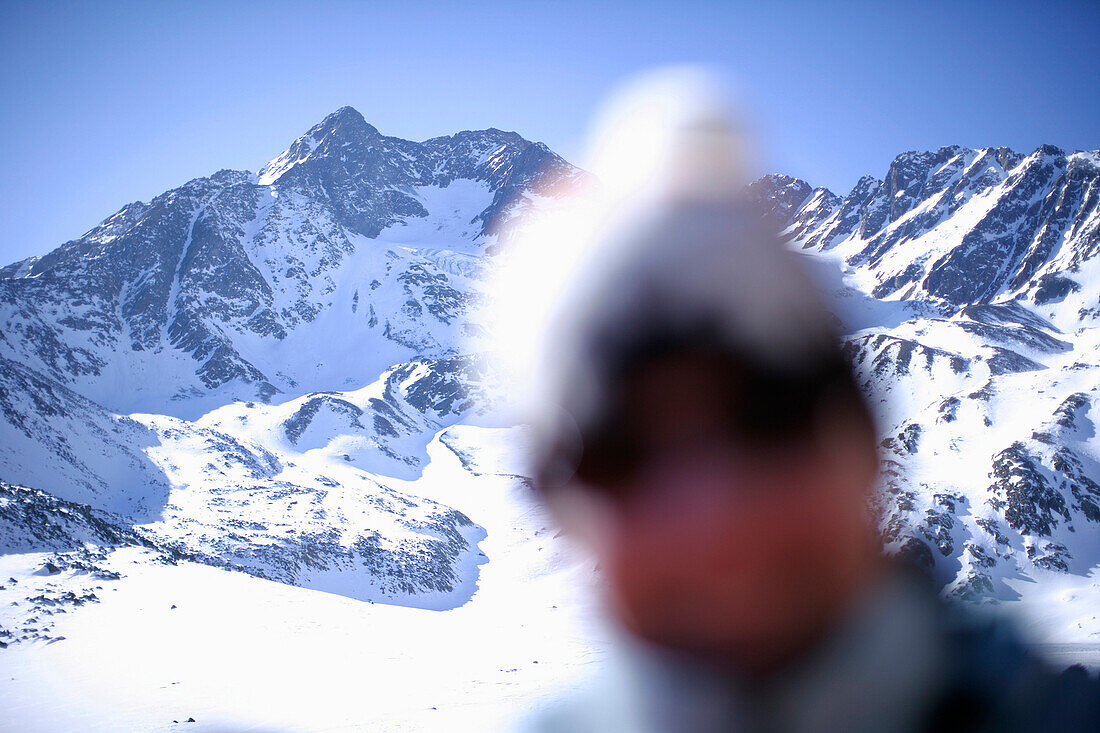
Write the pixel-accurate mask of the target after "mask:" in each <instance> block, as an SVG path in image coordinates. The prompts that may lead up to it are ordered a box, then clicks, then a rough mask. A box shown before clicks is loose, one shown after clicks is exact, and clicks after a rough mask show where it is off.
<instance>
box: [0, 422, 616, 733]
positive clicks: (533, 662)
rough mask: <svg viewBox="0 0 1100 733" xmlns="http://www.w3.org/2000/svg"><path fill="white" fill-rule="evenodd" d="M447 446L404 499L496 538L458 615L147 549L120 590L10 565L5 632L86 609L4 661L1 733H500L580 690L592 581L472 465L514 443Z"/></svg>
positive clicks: (595, 644) (12, 561)
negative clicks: (34, 612)
mask: <svg viewBox="0 0 1100 733" xmlns="http://www.w3.org/2000/svg"><path fill="white" fill-rule="evenodd" d="M442 432H445V433H446V435H448V436H450V437H451V442H452V444H453V445H454V443H455V440H456V438H457V439H461V443H462V450H460V452H456V450H455V449H453V448H451V447H448V446H447V445H445V444H444V443H443V441H442V440H441V439H440V435H437V436H436V438H435V439H434V440H433V441H432V443H431V444H430V445H429V448H428V454H429V458H430V461H431V462H430V463H429V464H428V465H427V467H426V468H425V470H424V472H423V475H422V476H421V477H420V478H419V479H417V480H415V481H409V482H407V485H406V486H404V487H402V488H403V490H404V491H407V492H408V493H410V494H417V495H422V496H425V497H430V498H432V499H435V500H438V501H441V502H444V503H446V504H448V505H450V506H453V507H455V508H457V509H459V510H460V511H462V512H464V513H465V514H467V515H468V516H469V517H470V518H471V519H472V520H473V521H474V522H476V523H477V524H479V525H480V526H481V527H483V528H485V530H486V531H487V536H486V537H485V539H484V540H482V541H481V542H480V544H479V545H478V548H479V550H480V551H481V552H482V553H484V555H485V558H484V562H483V564H481V565H480V574H479V576H478V581H477V589H476V591H475V592H474V594H473V596H472V597H471V598H470V600H469V601H468V602H466V603H465V604H464V605H461V606H459V607H458V608H454V609H451V610H444V611H435V610H426V609H420V608H409V607H405V606H399V605H391V604H384V603H372V602H369V601H359V600H353V599H351V598H348V597H344V596H341V595H336V594H331V593H325V592H320V591H316V590H310V589H306V588H301V587H295V586H292V585H286V584H282V583H276V582H272V581H268V580H262V579H259V578H255V577H252V576H249V575H246V574H244V573H240V572H231V571H226V570H223V569H220V568H216V567H210V566H207V565H201V564H196V563H191V562H180V563H179V564H177V565H170V564H164V563H161V562H150V560H151V557H150V551H149V550H144V549H140V548H124V549H120V550H116V551H114V552H113V553H111V554H110V555H109V556H108V558H107V562H106V565H107V566H108V567H109V569H110V570H113V571H115V572H118V573H119V575H120V577H119V578H118V579H117V580H112V579H105V578H102V577H99V578H96V577H94V574H89V573H82V572H74V571H72V570H65V571H62V572H58V573H56V574H52V575H49V574H43V575H36V574H35V573H36V572H46V573H48V572H49V571H48V570H46V571H43V570H41V568H42V567H43V565H44V563H46V562H47V560H48V558H49V557H50V555H49V554H48V553H25V554H17V555H7V556H4V557H0V576H2V578H3V581H6V582H3V583H2V584H3V585H4V586H5V590H3V591H0V606H2V608H0V616H2V617H3V621H2V623H3V625H4V626H8V627H10V626H11V625H12V624H11V621H12V620H13V615H14V614H17V613H18V612H19V610H20V607H19V606H14V607H13V606H12V605H11V599H13V598H16V597H18V598H20V599H23V598H26V597H28V596H30V595H39V594H43V593H45V594H52V595H53V596H54V597H58V596H64V594H65V593H66V592H68V591H72V593H73V598H75V599H76V601H77V602H71V603H68V604H65V603H64V601H63V600H62V601H60V602H59V603H58V605H57V606H56V608H58V609H64V611H65V612H64V613H56V614H54V615H52V616H50V617H49V618H48V619H47V620H46V621H48V623H50V624H52V630H51V631H50V633H49V636H50V637H51V639H56V640H53V641H44V640H38V641H34V642H31V643H23V644H13V645H11V646H10V647H9V648H8V649H5V650H3V652H2V653H3V659H4V664H3V675H2V678H0V709H2V710H3V711H4V715H3V716H2V718H3V720H2V721H0V728H2V729H4V730H12V731H56V730H86V731H134V730H177V729H180V730H198V731H201V730H209V731H215V730H216V731H225V730H232V731H329V730H372V731H376V730H377V731H390V730H395V731H397V730H401V731H405V730H443V729H446V730H499V729H504V728H506V727H507V726H508V725H509V724H510V722H511V721H514V720H516V719H517V718H522V717H523V716H525V715H527V714H529V713H530V712H531V711H533V710H534V709H536V708H537V707H538V706H539V705H540V703H541V701H542V700H544V699H546V698H547V697H552V696H554V695H556V694H560V693H561V692H562V691H566V690H568V689H571V688H575V687H576V686H578V685H581V684H583V680H584V678H585V676H586V675H587V674H588V673H589V672H591V671H592V670H593V669H594V667H595V665H596V664H597V663H598V661H599V660H600V658H601V657H602V655H603V649H604V646H605V641H603V639H604V638H605V637H604V635H603V632H602V631H601V629H600V628H599V627H598V622H596V621H595V619H596V618H597V616H598V614H596V613H594V612H593V609H592V600H591V596H592V594H591V593H590V592H586V591H585V590H584V589H585V588H590V586H591V583H590V578H591V567H590V566H586V565H585V564H584V563H583V561H580V560H578V559H575V556H574V555H572V554H571V553H570V552H569V550H568V548H567V547H566V546H565V544H564V541H563V540H562V539H560V538H555V537H554V536H553V535H554V531H553V530H552V529H551V528H550V525H549V523H548V521H547V519H546V518H545V516H544V514H543V512H542V510H541V509H540V508H539V507H538V506H537V505H536V504H535V503H534V502H533V501H532V499H533V497H532V496H531V494H530V489H529V488H528V487H527V486H525V485H524V484H523V483H522V482H521V481H518V480H516V479H515V478H513V477H509V476H506V475H480V474H477V473H476V470H477V467H478V464H477V462H476V457H477V455H478V453H479V452H485V451H494V450H499V447H498V444H499V442H500V441H501V440H503V439H505V438H506V437H507V436H505V435H502V433H505V432H507V431H499V430H491V429H484V428H473V427H467V426H457V427H453V428H450V429H449V430H448V431H442ZM471 446H474V447H471ZM460 453H461V457H460ZM491 458H492V459H496V458H497V456H495V455H493V456H491ZM463 459H465V464H466V465H465V466H464V460H463ZM9 578H11V579H14V581H15V582H14V583H13V582H11V581H10V580H9ZM28 586H30V587H32V588H33V592H32V591H31V590H29V589H28ZM88 594H94V596H95V600H92V599H90V598H88ZM80 599H85V600H84V601H81V600H80ZM18 602H19V601H17V603H18ZM38 621H39V622H40V623H41V622H42V621H43V620H42V619H38ZM62 637H63V638H62ZM189 718H192V719H194V721H195V722H194V723H187V722H186V721H187V720H188V719H189ZM177 721H178V722H177Z"/></svg>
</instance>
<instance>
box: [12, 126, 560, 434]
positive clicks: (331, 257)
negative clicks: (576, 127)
mask: <svg viewBox="0 0 1100 733" xmlns="http://www.w3.org/2000/svg"><path fill="white" fill-rule="evenodd" d="M577 175H579V172H578V171H577V170H576V169H574V168H573V167H572V166H570V165H569V164H567V163H566V162H565V161H563V160H562V159H561V158H559V157H558V156H556V155H555V154H554V153H552V152H550V150H549V149H548V148H546V146H545V145H542V144H541V143H531V142H528V141H526V140H524V139H523V138H521V137H520V136H519V135H517V134H515V133H512V132H502V131H500V130H495V129H489V130H481V131H476V132H460V133H458V134H456V135H452V136H450V137H440V138H433V139H431V140H427V141H425V142H423V143H416V142H410V141H407V140H400V139H398V138H393V137H386V136H384V135H381V134H380V133H379V132H378V130H376V129H375V128H374V127H373V126H371V125H370V124H368V123H367V122H366V121H365V120H364V119H363V117H362V116H361V115H360V114H359V113H358V112H356V111H355V110H354V109H352V108H350V107H344V108H342V109H339V110H337V111H336V112H334V113H332V114H331V115H329V116H328V117H326V118H325V119H324V120H322V121H321V122H320V123H319V124H318V125H316V126H315V127H313V128H312V129H310V130H309V132H307V133H306V134H305V135H303V136H302V137H300V138H299V139H298V140H296V141H295V142H294V144H293V145H291V146H290V147H289V148H288V149H287V150H286V151H285V152H284V153H283V154H282V155H280V156H279V157H277V158H276V159H275V160H273V161H271V162H270V163H269V164H268V165H266V166H265V167H264V168H263V169H262V170H261V171H260V173H259V175H254V174H252V173H249V172H247V171H230V170H222V171H219V172H217V173H215V174H214V175H212V176H210V177H208V178H200V179H196V180H193V181H189V182H188V183H186V184H184V185H183V186H180V187H179V188H176V189H173V190H171V191H167V192H165V193H164V194H162V195H160V196H158V197H157V198H155V199H153V200H152V201H151V202H149V203H142V202H135V203H132V204H129V205H127V206H125V207H123V208H122V209H121V210H119V211H118V212H117V213H115V214H114V215H113V216H111V217H108V218H107V219H105V220H104V221H103V222H101V223H100V224H99V225H98V226H96V227H95V228H93V229H92V230H91V231H89V232H88V233H87V234H85V235H84V236H82V237H80V238H79V239H76V240H73V241H71V242H67V243H66V244H64V245H62V246H61V247H59V248H57V249H56V250H54V251H53V252H50V253H49V254H47V255H45V256H43V257H38V258H31V259H28V260H25V261H22V262H17V263H14V264H12V265H9V266H7V267H5V268H3V269H2V270H0V304H2V305H0V308H2V310H0V322H2V323H3V324H4V328H3V332H2V337H0V356H4V357H7V358H10V359H13V360H15V361H17V362H19V363H21V364H25V365H27V366H28V367H30V368H32V369H34V370H36V371H37V372H39V373H41V374H43V375H45V376H48V377H50V378H52V379H54V380H56V381H58V382H60V383H62V384H65V385H67V386H71V387H72V388H74V389H76V390H77V391H79V392H80V393H81V394H83V395H85V396H87V397H90V398H92V399H94V400H96V401H97V402H99V403H100V404H102V405H104V406H106V407H109V408H110V409H113V410H117V411H120V412H134V411H138V410H144V411H165V410H167V411H169V412H171V413H173V414H181V415H195V414H201V413H202V412H203V411H205V408H209V407H211V406H215V405H217V404H223V403H224V402H227V401H229V400H231V399H233V398H246V399H247V398H256V399H260V400H263V401H268V400H271V399H273V398H275V396H276V395H297V394H301V393H303V392H304V391H309V390H318V389H332V388H339V387H344V386H347V385H358V386H361V385H362V384H364V383H365V382H366V381H367V380H368V379H370V380H372V379H373V378H375V377H377V375H378V374H379V373H380V372H381V371H382V370H383V369H385V368H387V367H389V366H391V365H393V364H396V363H398V362H401V361H407V360H409V359H411V358H415V357H431V358H439V357H443V356H453V355H454V354H455V348H456V343H457V341H458V336H459V335H461V333H462V331H463V330H468V329H473V328H475V327H476V326H475V324H472V323H470V322H469V320H468V318H467V316H466V315H465V306H466V305H467V303H468V302H469V301H470V299H471V298H473V297H474V294H473V292H472V290H471V286H470V279H471V277H472V276H474V275H475V274H476V271H477V270H478V268H479V267H480V257H479V255H480V254H481V253H482V251H483V249H484V247H485V246H486V245H487V242H491V239H492V232H491V231H490V227H491V226H492V225H494V223H499V222H501V221H503V220H506V219H507V218H508V216H509V214H510V213H513V210H515V209H517V208H518V207H522V206H523V204H524V194H525V192H528V191H530V190H531V189H532V188H533V187H534V186H536V185H537V186H539V187H540V189H546V190H552V188H553V185H554V183H555V182H556V181H559V180H560V181H562V182H565V181H567V180H569V179H571V178H572V177H574V176H577ZM318 343H324V344H325V345H326V348H325V353H324V354H321V355H319V354H317V353H316V352H317V347H316V345H317V344H318ZM196 398H197V399H196Z"/></svg>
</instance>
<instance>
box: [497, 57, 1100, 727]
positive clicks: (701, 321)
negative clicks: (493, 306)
mask: <svg viewBox="0 0 1100 733" xmlns="http://www.w3.org/2000/svg"><path fill="white" fill-rule="evenodd" d="M701 79H702V77H699V76H698V75H696V74H685V73H681V72H677V73H667V74H664V75H661V76H658V77H656V78H655V79H651V80H650V81H648V82H646V83H644V84H642V85H641V87H636V88H635V89H634V90H632V91H631V92H629V93H628V94H627V95H626V97H625V99H626V101H625V102H623V101H622V99H620V102H619V104H618V107H619V108H618V109H617V111H616V112H615V113H613V114H611V115H610V118H611V120H612V122H611V123H610V132H609V133H608V134H605V136H604V140H605V144H606V145H608V146H610V147H611V148H612V149H618V150H619V151H620V153H621V154H618V153H617V154H616V155H613V156H611V157H612V161H611V162H612V165H611V167H610V168H609V167H607V166H604V167H603V168H602V169H599V170H598V174H599V175H600V183H599V184H598V185H599V186H602V187H604V190H603V191H602V192H601V193H600V194H598V196H597V198H599V199H600V202H599V204H597V205H595V206H594V207H593V206H590V207H589V209H588V210H587V212H585V213H580V212H582V210H583V207H581V208H576V209H573V210H572V211H570V212H569V213H568V214H567V215H566V217H565V221H566V223H565V224H564V225H561V221H562V220H561V218H560V217H559V220H558V226H556V227H555V226H551V225H547V224H545V223H544V224H541V225H540V224H532V225H531V229H532V230H534V231H536V232H539V231H540V229H539V228H540V226H541V227H542V229H541V234H540V235H539V236H532V235H531V233H530V231H529V232H528V233H527V234H526V235H523V236H520V237H518V239H519V240H520V241H521V245H522V246H528V247H533V248H535V249H536V250H538V252H539V253H541V255H542V256H543V257H544V259H543V261H542V263H541V264H539V265H536V266H534V267H533V268H532V269H531V271H530V272H531V276H530V277H528V278H527V279H524V278H523V277H522V276H520V275H516V274H515V272H514V271H513V272H512V273H510V274H509V276H508V277H509V281H508V282H509V285H510V286H511V287H513V288H518V289H520V290H522V291H523V293H522V294H523V295H524V296H525V297H528V298H535V297H537V296H536V295H534V294H533V292H532V291H533V290H534V289H536V288H537V286H539V285H542V286H546V285H547V283H551V284H552V286H549V287H548V288H547V289H548V292H552V295H551V296H550V297H544V298H543V303H542V306H541V307H542V309H543V310H542V311H541V312H540V313H539V314H538V317H532V318H530V319H528V320H525V321H523V328H525V329H526V331H527V332H528V334H534V336H533V337H531V338H533V343H532V347H531V353H532V354H533V355H534V356H533V357H532V359H531V361H530V363H529V364H528V365H527V366H526V367H525V370H526V372H527V373H528V377H529V378H528V382H529V386H528V391H527V394H528V398H529V399H528V408H527V417H528V419H529V421H530V422H531V424H532V425H533V430H534V436H535V439H534V449H533V455H532V460H533V466H532V467H531V473H532V475H533V476H534V478H535V483H536V487H537V489H538V491H539V492H540V494H541V496H542V497H543V499H544V501H545V503H546V505H547V506H548V507H549V509H550V510H551V513H552V514H553V515H554V517H555V518H556V519H557V521H558V522H559V523H560V525H561V526H562V528H563V529H564V530H565V531H566V532H567V533H568V534H570V535H572V536H573V537H574V538H575V539H576V540H577V541H578V542H579V543H580V544H581V545H582V546H583V547H585V548H587V549H588V550H589V551H590V552H591V553H592V555H593V556H594V558H595V560H596V561H597V563H598V568H599V573H600V583H601V589H602V590H603V592H604V595H605V598H606V602H607V603H606V605H607V607H608V610H609V615H610V617H611V619H612V620H613V622H614V623H615V624H616V625H617V626H618V627H619V628H620V629H621V630H622V631H623V632H624V633H623V634H622V638H621V639H620V643H619V644H618V648H616V649H615V650H613V653H612V654H611V660H610V661H609V663H608V665H607V669H606V671H605V673H604V675H603V679H602V682H598V683H597V684H596V685H595V686H593V687H592V688H590V690H589V692H588V693H586V694H585V695H582V696H580V697H578V698H576V699H573V700H567V701H563V702H562V703H561V704H559V705H557V706H556V707H553V708H551V709H550V710H549V711H548V712H547V713H545V715H544V716H543V717H541V718H538V719H537V720H535V721H533V723H532V728H533V729H535V730H552V731H710V730H715V731H717V730H723V731H725V730H749V731H817V730H831V731H872V730H879V731H941V730H968V731H969V730H982V731H984V730H989V731H1016V730H1021V731H1023V730H1028V731H1033V730H1100V727H1098V726H1100V717H1098V710H1100V707H1098V706H1100V696H1098V690H1097V687H1096V684H1095V682H1094V681H1092V680H1090V679H1089V678H1088V676H1087V675H1086V674H1085V673H1084V672H1083V671H1081V670H1080V669H1076V670H1070V671H1069V672H1067V673H1066V674H1064V675H1059V674H1057V673H1056V672H1055V671H1053V670H1049V669H1047V668H1046V667H1044V666H1043V665H1042V664H1041V663H1040V662H1038V661H1037V660H1036V659H1034V658H1033V657H1031V656H1029V655H1028V654H1027V650H1026V647H1024V646H1023V645H1022V644H1020V643H1019V642H1017V641H1016V640H1015V639H1014V638H1013V637H1012V636H1011V635H1010V634H1008V633H1007V632H1006V631H1005V629H1004V628H1002V627H1000V626H997V625H990V624H988V623H986V622H979V621H977V620H976V619H975V618H973V617H971V616H969V615H967V613H966V612H965V611H963V610H961V609H958V608H954V607H951V606H948V605H947V604H946V603H945V602H943V601H942V600H941V599H940V598H939V597H938V596H937V593H936V590H935V589H934V588H933V587H932V585H931V584H930V582H927V581H924V580H922V579H920V578H919V577H917V576H916V575H911V574H909V572H908V571H907V570H906V569H904V568H902V567H900V566H896V565H893V564H891V562H890V561H887V560H886V559H884V558H883V556H882V554H881V552H880V547H879V545H878V544H877V535H876V532H875V531H874V527H873V526H872V519H871V516H870V513H869V511H868V503H869V500H870V498H871V492H872V491H873V489H874V487H875V485H876V481H877V472H878V455H877V439H876V432H875V426H874V422H873V419H872V416H871V413H870V410H869V408H868V405H867V402H866V400H865V398H864V396H863V395H862V394H861V393H860V391H859V389H858V387H857V385H856V381H855V378H854V376H853V373H852V370H851V367H850V366H849V364H848V363H847V362H846V360H845V359H844V357H843V355H842V353H841V349H840V344H839V339H838V335H837V333H836V331H835V327H834V322H835V319H834V318H833V317H832V316H831V315H830V313H829V310H828V308H827V307H826V304H825V302H824V297H823V295H821V294H820V293H819V292H818V291H817V289H816V288H815V286H814V284H813V282H812V279H811V277H810V275H809V273H808V272H807V271H806V269H805V265H804V264H803V262H802V261H801V260H800V257H799V256H798V255H796V254H794V253H793V252H790V251H788V250H786V249H785V248H784V247H783V246H782V245H781V244H780V242H779V241H778V239H777V237H776V233H775V232H773V231H769V230H768V229H767V227H766V225H765V223H764V222H763V221H761V219H760V217H758V216H757V215H755V214H754V213H753V211H752V209H751V207H750V206H749V205H748V204H746V203H745V202H743V201H742V200H741V198H740V192H741V190H742V189H743V184H744V182H745V181H744V176H743V175H742V174H741V172H740V171H741V170H742V167H743V163H742V159H743V146H742V145H741V144H740V133H739V132H738V131H737V127H736V126H735V125H734V124H733V122H732V121H731V118H730V117H729V115H728V114H727V113H726V112H725V111H724V108H723V107H722V105H721V104H720V103H718V101H716V100H718V98H717V97H716V96H715V95H714V94H713V93H712V92H711V90H710V86H709V82H705V81H701ZM639 88H640V89H642V90H643V91H642V92H639ZM607 126H608V125H607V124H605V127H607ZM639 126H640V127H641V128H642V131H641V133H640V134H641V137H640V138H638V137H637V135H635V134H634V133H636V132H637V130H638V128H639ZM608 140H610V142H606V141H608ZM639 140H642V141H643V142H645V145H642V146H641V147H639V144H640V143H639ZM654 151H657V152H654ZM647 154H648V155H650V156H651V157H650V160H651V163H652V164H651V165H649V167H648V168H644V167H643V168H639V167H638V165H637V160H636V159H635V158H636V156H639V155H647ZM631 156H635V157H631ZM615 164H617V165H619V166H620V168H625V169H626V170H625V172H624V171H623V170H616V169H615V167H614V166H615ZM616 176H619V178H616ZM608 188H610V189H611V191H610V193H608V190H607V189H608ZM589 203H590V204H591V198H590V201H589ZM593 209H595V210H597V211H596V213H593ZM570 217H571V218H570ZM525 237H526V239H527V240H530V241H527V242H523V241H522V240H523V239H524V238H525ZM569 248H572V250H571V252H572V254H570V251H567V250H569ZM548 253H549V254H548ZM521 256H522V255H521ZM561 261H568V263H569V264H568V266H560V267H557V269H555V267H554V266H553V264H554V263H555V262H556V263H558V264H559V265H560V262H561ZM517 343H518V342H517V340H516V339H513V338H509V339H508V345H509V348H519V347H517V346H516V344H517Z"/></svg>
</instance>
